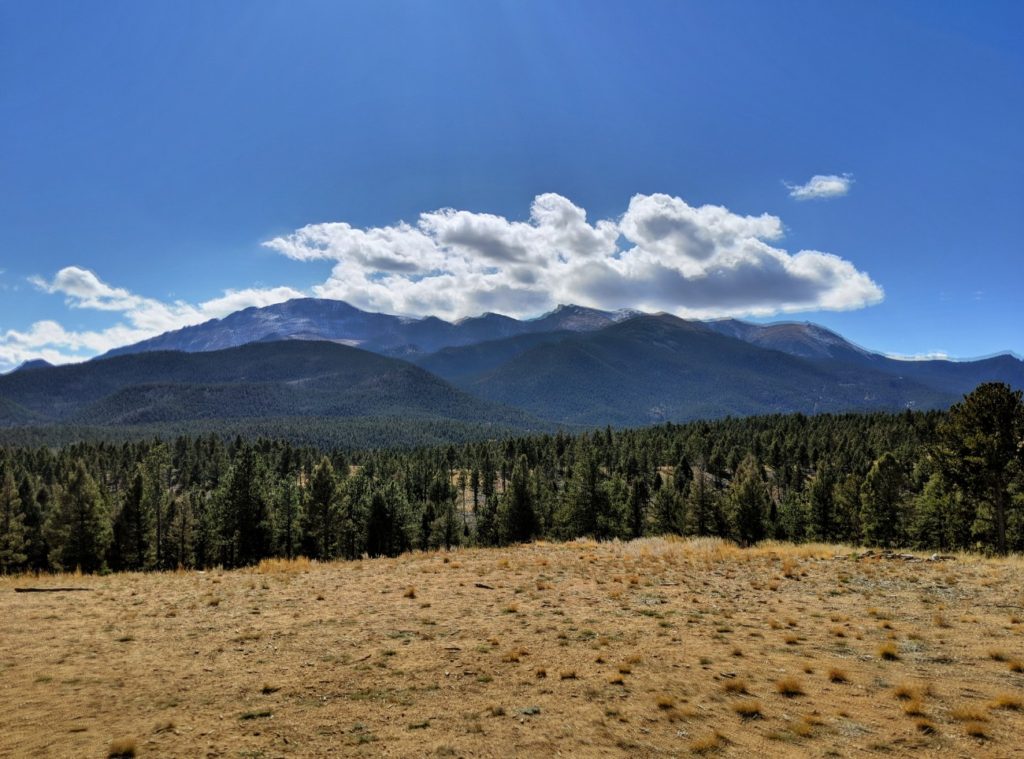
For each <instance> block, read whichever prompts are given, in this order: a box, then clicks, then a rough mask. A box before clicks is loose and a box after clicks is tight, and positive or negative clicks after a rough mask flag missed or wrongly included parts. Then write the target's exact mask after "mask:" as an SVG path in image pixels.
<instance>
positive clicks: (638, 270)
mask: <svg viewBox="0 0 1024 759" xmlns="http://www.w3.org/2000/svg"><path fill="white" fill-rule="evenodd" d="M816 179H817V178H816ZM812 182H813V180H812ZM782 239H783V224H782V221H781V219H779V218H778V217H777V216H773V215H771V214H761V215H758V216H747V215H743V214H739V213H736V212H734V211H731V210H729V209H728V208H725V207H722V206H716V205H704V206H691V205H690V204H688V203H687V202H686V201H684V200H683V199H681V198H678V197H674V196H671V195H665V194H651V195H642V194H641V195H634V196H633V197H632V198H631V199H630V200H629V203H628V205H627V207H626V208H625V210H624V211H623V212H622V213H621V215H618V216H616V217H615V218H610V219H600V220H597V221H590V220H588V218H587V213H586V211H585V210H584V209H583V208H581V207H579V206H577V205H576V204H574V203H573V202H572V201H570V200H569V199H568V198H565V197H562V196H561V195H557V194H554V193H547V194H543V195H538V196H537V197H536V198H534V201H533V203H532V205H531V207H530V210H529V214H528V216H527V218H526V219H525V220H510V219H508V218H505V217H503V216H499V215H495V214H489V213H478V212H471V211H465V210H458V209H452V208H444V209H440V210H437V211H429V212H424V213H422V214H420V216H419V218H418V219H416V220H415V222H414V223H406V222H397V223H395V224H392V225H389V226H382V227H369V228H360V227H357V226H353V225H352V224H350V223H347V222H344V221H336V222H328V223H321V224H310V225H307V226H304V227H302V228H301V229H297V230H295V231H294V232H292V233H291V234H288V235H285V236H282V237H275V238H274V239H271V240H267V241H266V242H264V243H263V245H264V246H266V247H267V248H270V249H272V250H275V251H277V252H279V253H281V254H283V255H285V256H287V257H289V258H291V259H294V260H297V261H330V262H332V263H333V267H332V270H331V273H330V276H329V277H328V278H327V279H326V281H324V282H322V283H321V284H319V285H316V286H314V287H313V288H312V289H311V291H309V292H302V291H299V290H296V289H294V288H292V287H288V286H280V287H269V288H250V289H244V290H226V291H224V293H223V295H221V296H219V297H217V298H213V299H211V300H207V301H205V302H201V303H189V302H186V301H183V300H174V301H164V300H159V299H156V298H151V297H147V296H144V295H139V294H137V293H134V292H131V291H130V290H128V289H125V288H123V287H119V286H116V285H113V284H109V283H108V282H106V281H104V280H103V279H101V278H100V276H98V275H97V274H96V273H95V272H93V271H91V270H89V269H87V268H84V267H80V266H68V267H65V268H63V269H61V270H60V271H59V272H57V273H56V275H54V276H53V278H52V279H45V278H42V277H34V278H32V279H31V280H30V281H31V282H32V284H33V285H35V287H36V288H37V289H38V290H39V291H41V292H43V293H47V294H51V295H57V296H62V297H63V298H64V301H65V304H66V305H67V306H68V307H69V308H72V309H88V310H93V311H100V312H105V313H108V314H111V315H114V318H115V319H116V323H114V324H113V325H112V326H109V327H106V328H103V329H95V330H69V329H66V328H65V327H64V326H62V325H61V324H60V323H58V322H57V321H53V320H45V321H39V322H36V323H34V324H32V325H31V326H30V327H29V328H28V329H23V330H13V329H11V330H7V331H6V332H2V331H0V371H2V370H4V369H9V368H11V367H12V366H15V365H16V364H18V363H20V362H22V361H25V360H27V359H31V358H44V359H46V360H48V361H50V362H52V363H65V362H68V361H76V360H83V359H85V358H88V357H90V356H93V355H96V354H99V353H103V352H105V351H108V350H110V349H111V348H115V347H118V346H122V345H126V344H129V343H133V342H137V341H139V340H144V339H146V338H149V337H153V336H155V335H157V334H160V333H162V332H165V331H168V330H172V329H178V328H180V327H184V326H188V325H191V324H198V323H200V322H203V321H206V320H208V319H211V318H217V317H222V316H225V315H227V314H229V313H232V312H234V311H237V310H239V309H242V308H246V307H249V306H267V305H271V304H273V303H280V302H282V301H285V300H289V299H291V298H297V297H303V296H306V295H310V294H312V295H316V296H318V297H323V298H337V299H340V300H345V301H348V302H349V303H351V304H352V305H355V306H357V307H359V308H364V309H367V310H371V311H383V312H388V313H395V314H402V315H407V316H426V315H434V316H439V317H442V318H446V319H458V318H462V317H465V316H475V315H478V314H481V313H483V312H486V311H493V312H497V313H503V314H507V315H509V316H515V317H520V318H522V317H531V316H536V315H539V314H541V313H543V312H544V311H547V310H550V309H551V308H553V307H555V306H556V305H558V304H560V303H576V304H579V305H583V306H590V307H593V308H603V309H610V310H614V309H620V308H630V309H639V310H643V311H666V312H669V313H672V314H675V315H677V316H681V317H684V318H693V319H707V318H718V317H724V316H770V315H772V314H779V313H792V312H796V311H808V310H820V309H830V310H845V309H854V308H861V307H863V306H867V305H870V304H872V303H877V302H878V301H880V300H881V299H882V298H883V292H882V288H881V287H880V286H879V285H878V284H877V283H875V282H874V281H873V280H872V279H871V277H870V276H869V275H868V274H867V273H866V272H863V271H861V270H859V269H858V268H857V267H856V266H855V265H854V264H853V263H851V262H850V261H848V260H846V259H844V258H841V257H839V256H837V255H834V254H832V253H826V252H821V251H816V250H797V251H794V252H790V251H787V250H786V249H785V248H784V247H782Z"/></svg>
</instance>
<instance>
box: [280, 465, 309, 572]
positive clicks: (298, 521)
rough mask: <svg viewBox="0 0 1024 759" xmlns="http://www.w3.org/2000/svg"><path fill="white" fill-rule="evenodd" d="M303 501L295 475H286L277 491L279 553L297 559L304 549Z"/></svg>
mask: <svg viewBox="0 0 1024 759" xmlns="http://www.w3.org/2000/svg"><path fill="white" fill-rule="evenodd" d="M302 521H303V514H302V501H301V499H300V498H299V490H298V487H297V486H296V484H295V480H294V478H293V475H291V474H289V473H286V474H285V475H284V479H283V481H282V483H281V487H280V488H279V489H278V491H277V519H276V520H275V525H276V527H277V537H276V540H275V543H276V544H277V550H278V552H279V553H281V554H284V556H285V557H287V558H289V559H293V558H295V557H296V556H297V555H298V554H299V551H300V550H301V547H302Z"/></svg>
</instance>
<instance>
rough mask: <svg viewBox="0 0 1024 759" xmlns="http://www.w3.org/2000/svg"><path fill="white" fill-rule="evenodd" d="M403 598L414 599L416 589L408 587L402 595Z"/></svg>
mask: <svg viewBox="0 0 1024 759" xmlns="http://www.w3.org/2000/svg"><path fill="white" fill-rule="evenodd" d="M402 596H403V597H404V598H416V588H414V587H413V586H412V585H410V586H409V587H408V588H406V589H405V593H403V594H402Z"/></svg>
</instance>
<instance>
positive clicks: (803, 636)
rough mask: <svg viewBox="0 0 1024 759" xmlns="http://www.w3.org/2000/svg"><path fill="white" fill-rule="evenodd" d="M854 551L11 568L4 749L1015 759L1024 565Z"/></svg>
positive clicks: (687, 550) (553, 552)
mask: <svg viewBox="0 0 1024 759" xmlns="http://www.w3.org/2000/svg"><path fill="white" fill-rule="evenodd" d="M858 554H859V552H857V551H855V550H854V549H849V548H843V547H832V546H788V545H767V546H762V547H757V548H753V549H747V550H742V549H738V548H736V547H734V546H732V545H731V544H728V543H724V542H720V541H717V540H710V539H709V540H694V541H683V540H666V539H643V540H638V541H633V542H628V543H619V542H611V543H594V542H590V541H576V542H570V543H566V544H549V543H540V544H533V545H525V546H519V547H513V548H507V549H470V550H458V551H452V552H449V553H444V552H438V553H415V554H408V555H404V556H401V557H399V558H397V559H374V560H362V561H355V562H348V563H345V562H341V563H328V564H316V563H310V562H307V561H305V560H299V561H293V562H287V561H273V560H271V561H265V562H263V563H262V564H261V565H260V566H259V567H255V568H252V569H247V570H237V571H230V572H226V571H209V572H205V573H203V572H178V573H163V574H119V575H110V576H106V577H101V576H73V575H63V576H54V577H42V578H38V579H37V578H10V577H8V578H3V579H0V756H4V757H27V756H54V757H107V756H118V755H121V756H133V755H134V756H140V757H149V756H160V757H204V756H206V757H287V756H330V755H333V756H396V757H403V756H480V757H484V756H531V757H532V756H626V755H628V756H690V755H694V754H717V755H721V756H758V755H760V756H857V755H863V754H867V755H872V754H877V755H879V756H962V757H977V756H993V757H996V756H999V757H1008V756H1024V745H1022V740H1021V736H1022V735H1024V564H1022V563H1021V561H1020V560H1019V559H1004V560H995V559H994V560H988V559H982V558H976V557H965V556H958V557H956V558H955V559H953V560H948V561H924V560H917V561H910V560H906V559H905V558H904V559H901V558H882V557H879V556H877V555H875V556H860V555H858ZM29 585H31V586H35V587H47V586H50V587H57V586H75V587H83V588H88V589H89V592H69V593H63V592H55V593H15V592H14V588H15V587H24V586H29Z"/></svg>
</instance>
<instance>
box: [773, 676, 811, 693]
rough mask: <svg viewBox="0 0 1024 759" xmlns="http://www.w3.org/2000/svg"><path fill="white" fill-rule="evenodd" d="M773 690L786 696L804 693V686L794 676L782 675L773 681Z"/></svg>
mask: <svg viewBox="0 0 1024 759" xmlns="http://www.w3.org/2000/svg"><path fill="white" fill-rule="evenodd" d="M775 692H776V693H778V694H779V695H780V696H785V697H786V698H794V697H796V696H802V695H804V688H803V686H802V685H801V684H800V681H799V680H797V679H796V678H795V677H784V678H782V679H781V680H777V681H776V682H775Z"/></svg>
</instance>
